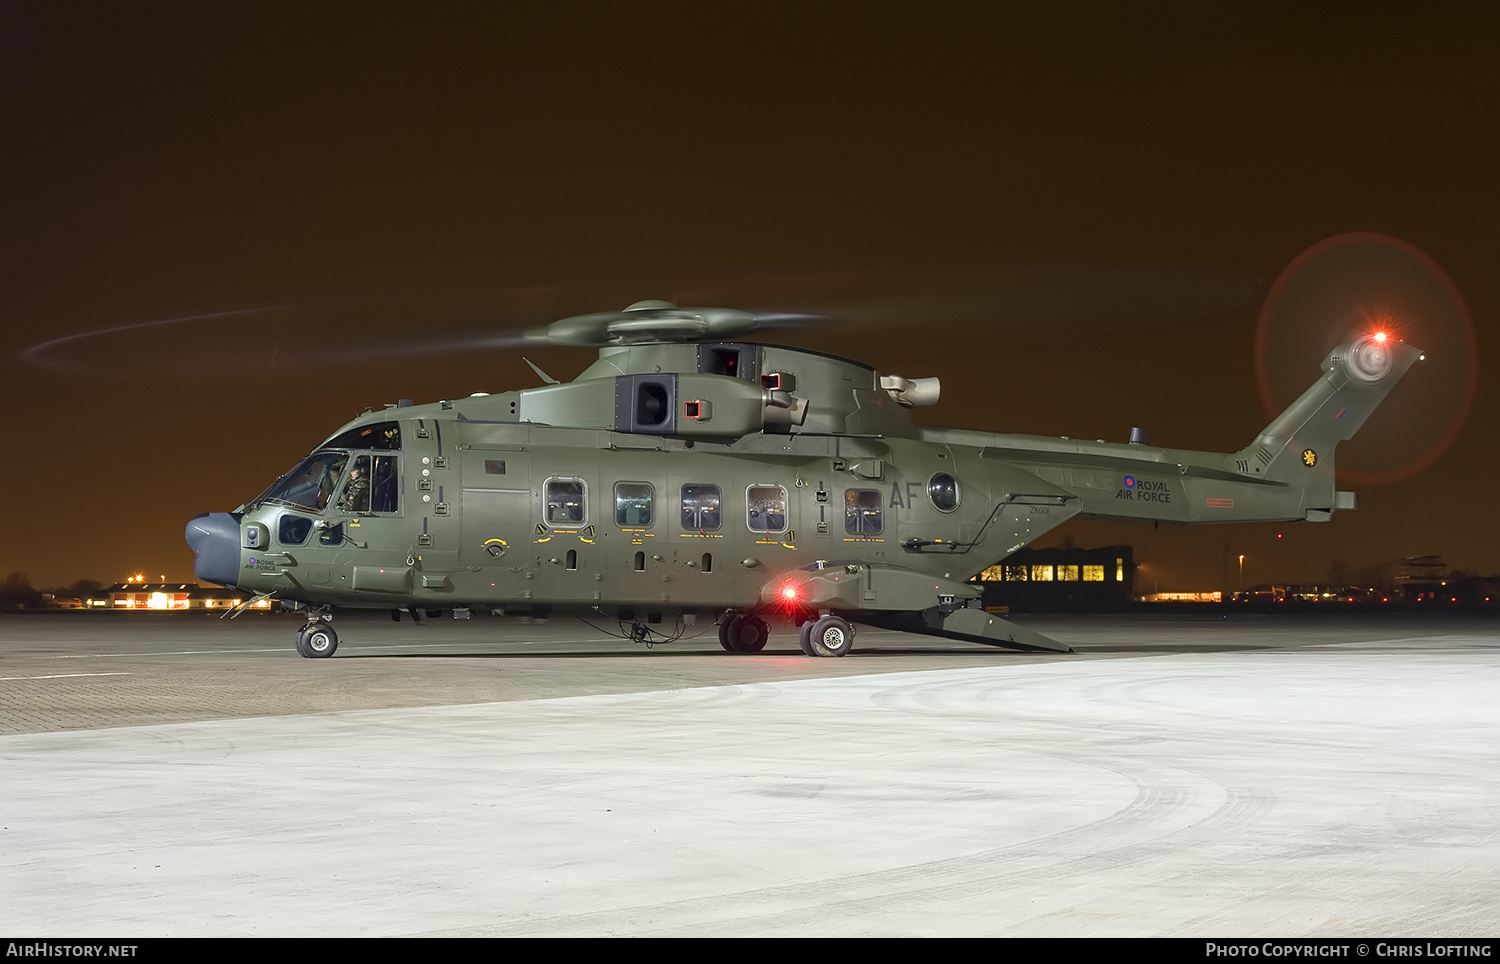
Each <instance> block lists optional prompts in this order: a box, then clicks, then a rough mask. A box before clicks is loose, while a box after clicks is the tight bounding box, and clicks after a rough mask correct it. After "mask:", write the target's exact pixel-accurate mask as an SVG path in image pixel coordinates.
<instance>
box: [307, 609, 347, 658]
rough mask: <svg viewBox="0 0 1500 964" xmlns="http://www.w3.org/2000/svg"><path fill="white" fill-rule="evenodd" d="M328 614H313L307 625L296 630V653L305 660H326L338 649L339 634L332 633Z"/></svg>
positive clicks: (330, 617)
mask: <svg viewBox="0 0 1500 964" xmlns="http://www.w3.org/2000/svg"><path fill="white" fill-rule="evenodd" d="M332 618H333V617H332V616H330V615H329V614H328V613H314V614H312V615H310V616H309V617H308V620H307V625H306V626H303V627H302V628H301V629H299V630H297V653H298V655H300V656H304V657H306V658H307V659H327V658H328V657H330V656H332V655H333V651H334V650H336V649H338V648H339V634H338V633H336V632H334V631H333V627H332V626H330V625H329V624H328V621H329V620H330V619H332Z"/></svg>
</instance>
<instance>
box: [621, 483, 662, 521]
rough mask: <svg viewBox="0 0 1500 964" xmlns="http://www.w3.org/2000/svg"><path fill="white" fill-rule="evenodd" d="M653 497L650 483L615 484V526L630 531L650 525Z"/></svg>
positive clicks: (654, 492)
mask: <svg viewBox="0 0 1500 964" xmlns="http://www.w3.org/2000/svg"><path fill="white" fill-rule="evenodd" d="M655 496H656V490H655V489H654V488H653V487H652V485H651V483H650V482H616V483H615V524H616V525H618V526H620V527H621V528H631V529H644V528H646V527H647V526H649V525H651V522H652V519H653V518H654V516H655V512H654V511H653V507H654V502H655Z"/></svg>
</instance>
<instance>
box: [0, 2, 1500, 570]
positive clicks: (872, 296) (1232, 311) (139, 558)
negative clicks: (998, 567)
mask: <svg viewBox="0 0 1500 964" xmlns="http://www.w3.org/2000/svg"><path fill="white" fill-rule="evenodd" d="M996 6H997V7H998V9H987V8H983V7H981V5H977V4H975V5H952V6H950V5H941V4H938V5H931V4H922V5H917V4H911V5H900V6H896V5H889V4H871V3H857V4H855V3H849V4H784V5H783V4H775V3H754V4H749V3H744V4H653V3H644V4H639V3H638V4H629V3H626V4H593V3H571V4H565V5H564V4H547V5H544V4H483V5H481V4H466V5H456V6H447V7H445V6H443V5H415V6H411V5H402V6H396V5H391V6H386V5H381V4H373V3H360V4H349V5H336V4H325V3H318V4H303V3H299V4H286V5H278V4H272V3H263V2H257V3H254V4H203V3H184V4H180V5H178V4H162V3H132V4H117V3H66V2H64V3H43V2H22V0H7V2H6V3H4V4H3V5H0V80H3V87H0V90H3V93H0V131H3V132H4V135H3V150H0V173H3V182H0V183H3V209H0V265H3V275H0V277H3V285H0V318H3V326H0V339H3V341H0V392H3V399H4V402H5V411H6V412H7V413H8V423H9V428H8V431H7V440H6V443H7V444H6V448H5V456H4V466H5V471H4V472H3V473H0V478H3V481H0V486H3V498H0V505H3V506H4V509H3V512H4V521H5V525H4V534H3V537H0V573H5V572H10V571H12V570H23V571H25V572H26V573H27V574H28V575H29V576H30V578H31V582H32V584H34V585H37V586H47V585H56V584H67V583H70V582H72V581H74V580H77V579H82V578H93V579H99V580H102V581H105V582H113V581H117V580H121V579H123V578H125V576H127V575H129V574H132V573H137V572H140V573H145V574H147V575H148V578H151V579H155V578H156V577H157V576H159V575H165V576H166V577H167V578H168V579H183V580H188V579H192V578H193V576H192V556H191V553H190V552H189V550H188V549H187V547H186V545H185V544H184V543H183V540H182V532H183V527H184V525H185V523H186V521H187V520H188V519H189V518H190V517H192V516H194V515H196V514H198V513H200V512H204V511H209V510H228V509H232V508H234V507H235V506H237V505H239V504H240V503H242V502H244V501H245V500H247V499H248V498H251V497H253V496H254V495H255V494H256V493H258V492H259V491H260V490H261V489H263V488H264V487H265V486H266V485H267V484H268V483H269V482H270V481H271V480H272V479H274V478H275V477H276V476H277V475H278V474H280V473H281V472H283V471H285V470H286V469H288V468H289V467H290V466H291V465H292V464H293V463H295V462H296V461H297V460H298V459H299V458H300V457H301V456H302V455H303V454H305V453H306V452H307V451H308V450H309V449H311V448H312V447H313V446H314V445H316V444H317V443H318V442H319V441H321V440H322V439H323V438H325V437H327V436H328V435H329V434H330V433H331V432H332V431H333V430H334V429H335V428H337V427H338V426H339V425H340V424H342V423H343V422H345V421H347V420H348V419H349V418H351V417H353V416H354V415H355V414H356V413H358V412H360V411H362V410H363V409H364V408H365V407H366V406H375V407H376V408H377V409H378V408H379V407H380V406H381V405H382V404H383V403H386V402H394V401H396V400H397V399H398V398H413V399H416V400H417V401H433V400H436V399H438V398H450V397H458V396H463V395H468V394H470V393H472V392H476V391H490V392H498V391H506V390H510V389H514V388H525V387H531V386H534V385H536V384H538V382H537V379H536V377H535V375H533V374H532V373H531V371H530V370H529V369H528V368H527V367H526V366H525V364H524V363H523V362H522V361H521V359H520V353H519V352H517V351H514V350H512V349H507V348H503V347H498V346H486V345H485V344H484V343H485V341H486V339H487V338H493V337H494V336H496V335H500V334H503V333H504V332H506V331H510V330H514V329H519V328H526V327H531V326H535V325H539V324H542V323H545V322H547V321H550V320H552V319H554V318H559V317H563V316H566V315H570V314H578V313H583V312H592V311H601V310H606V309H612V308H619V307H623V306H624V305H626V304H628V303H630V302H633V301H637V300H640V299H643V298H667V299H670V300H676V301H679V303H690V304H705V303H706V304H718V305H724V306H727V307H745V308H751V309H768V310H769V309H780V310H787V311H804V312H815V313H820V314H826V315H829V316H831V317H833V318H836V319H842V320H838V321H832V322H827V323H824V324H821V325H818V326H816V327H814V328H811V329H804V330H796V331H782V332H776V333H774V335H773V336H772V338H773V340H777V341H782V342H785V343H790V344H798V345H804V346H806V347H810V348H815V349H818V350H823V351H832V352H836V353H839V354H843V355H848V356H851V357H855V358H858V359H860V360H862V361H865V362H868V363H870V364H872V365H874V366H876V367H877V368H879V369H880V370H881V371H885V372H896V373H899V374H903V375H906V376H908V377H919V376H929V375H939V376H941V377H942V379H943V401H942V403H941V404H940V405H939V406H937V407H936V408H934V409H931V410H926V411H924V412H923V413H922V418H923V419H924V420H925V421H928V422H931V423H935V424H949V425H956V426H962V427H970V428H982V429H988V430H992V431H1002V432H1025V433H1034V434H1046V435H1070V436H1075V437H1080V438H1105V439H1111V440H1119V441H1123V440H1124V439H1125V438H1126V436H1127V434H1128V432H1129V429H1130V427H1131V426H1132V425H1142V426H1145V427H1147V428H1148V429H1149V430H1150V432H1151V440H1152V442H1153V443H1156V444H1160V445H1167V446H1172V447H1186V448H1202V449H1212V450H1217V451H1233V450H1237V449H1239V448H1240V447H1242V446H1244V445H1245V444H1247V443H1248V442H1249V441H1250V439H1251V437H1252V435H1253V433H1254V432H1255V431H1256V430H1258V429H1259V428H1261V427H1262V426H1264V425H1265V424H1266V423H1267V422H1268V421H1269V418H1268V415H1267V413H1266V411H1265V408H1264V406H1263V405H1262V403H1261V401H1260V398H1259V395H1258V393H1257V376H1256V370H1255V350H1254V344H1255V331H1256V324H1257V317H1258V314H1259V312H1260V309H1261V304H1262V301H1263V299H1264V298H1265V296H1266V294H1267V292H1268V291H1269V290H1270V289H1271V286H1272V285H1273V283H1274V282H1275V279H1276V278H1277V276H1278V274H1279V273H1280V272H1281V271H1282V269H1283V268H1284V267H1286V266H1287V265H1288V264H1289V263H1290V262H1292V261H1293V260H1294V259H1295V258H1297V256H1298V255H1299V254H1300V253H1301V252H1303V251H1304V250H1306V249H1307V248H1309V247H1310V246H1312V245H1314V244H1316V243H1317V242H1319V241H1320V240H1322V239H1324V238H1328V237H1331V236H1335V235H1341V234H1346V233H1350V232H1378V233H1381V234H1386V235H1391V236H1394V237H1396V238H1399V239H1402V240H1403V241H1404V242H1406V243H1408V244H1410V245H1413V246H1414V247H1415V248H1417V249H1420V250H1421V251H1423V252H1425V253H1426V255H1428V256H1430V257H1431V258H1432V259H1433V260H1434V261H1435V262H1436V263H1437V264H1439V265H1441V266H1442V268H1443V269H1445V270H1446V272H1447V274H1448V276H1449V277H1451V279H1452V281H1453V284H1454V285H1455V286H1456V288H1457V290H1458V291H1459V292H1461V294H1462V297H1463V299H1464V300H1465V301H1466V303H1467V306H1468V311H1469V313H1470V315H1471V316H1472V319H1473V324H1474V337H1475V339H1476V344H1477V352H1478V373H1477V374H1478V382H1477V385H1478V387H1477V393H1476V394H1475V396H1474V399H1473V404H1472V409H1471V411H1470V412H1469V414H1468V418H1467V422H1466V423H1465V424H1464V427H1463V429H1462V430H1461V431H1460V432H1459V433H1458V434H1457V436H1456V439H1455V440H1454V442H1453V444H1452V445H1451V446H1450V447H1449V448H1448V449H1447V450H1446V451H1445V452H1443V453H1442V454H1441V455H1440V456H1439V457H1437V458H1436V459H1435V460H1433V461H1432V463H1431V464H1430V465H1429V466H1427V467H1426V468H1424V469H1423V470H1422V471H1420V472H1419V473H1417V474H1415V475H1413V476H1411V477H1409V478H1406V479H1404V480H1401V481H1397V482H1391V483H1386V484H1363V485H1359V486H1357V487H1356V488H1357V489H1358V491H1359V493H1360V498H1361V505H1360V509H1359V510H1358V511H1357V512H1349V513H1341V514H1339V515H1338V516H1337V518H1336V519H1335V521H1334V522H1332V523H1331V524H1327V525H1247V526H1235V527H1202V528H1172V527H1163V528H1161V529H1159V530H1153V529H1152V528H1151V527H1149V526H1143V525H1125V524H1102V523H1097V522H1084V521H1075V522H1073V523H1070V524H1068V525H1067V526H1065V527H1064V528H1063V529H1061V530H1059V531H1058V532H1056V533H1054V535H1053V537H1051V538H1050V539H1049V542H1048V543H1047V544H1059V543H1061V542H1062V541H1063V540H1065V539H1071V540H1072V541H1073V542H1074V543H1076V544H1079V545H1085V546H1088V545H1099V544H1105V543H1113V542H1128V543H1131V544H1134V545H1135V546H1136V559H1137V561H1139V562H1141V563H1143V564H1144V566H1145V569H1144V570H1143V572H1142V575H1141V580H1142V581H1141V583H1140V585H1141V586H1142V588H1145V589H1150V588H1152V586H1153V585H1157V586H1159V587H1160V588H1162V589H1167V588H1182V589H1218V588H1220V573H1221V572H1222V571H1223V569H1224V562H1223V561H1224V559H1225V558H1227V557H1232V556H1237V555H1238V554H1239V553H1244V554H1245V555H1246V558H1247V561H1246V564H1245V566H1246V572H1245V577H1246V581H1247V582H1250V583H1253V582H1259V581H1266V580H1269V579H1272V578H1275V579H1278V580H1287V579H1301V580H1316V579H1319V578H1322V577H1324V576H1326V575H1327V574H1328V572H1329V570H1330V567H1334V568H1337V567H1340V566H1342V567H1344V568H1345V569H1346V570H1347V571H1348V572H1350V573H1351V574H1352V573H1355V572H1357V571H1358V570H1360V569H1361V568H1362V567H1367V566H1369V565H1372V564H1376V563H1380V562H1384V561H1389V560H1392V559H1395V558H1398V557H1401V556H1407V555H1416V554H1427V553H1436V554H1440V555H1442V556H1443V557H1444V558H1445V559H1446V560H1447V561H1448V562H1449V564H1450V565H1453V566H1455V567H1461V568H1464V569H1469V570H1474V571H1478V572H1481V573H1485V574H1490V573H1495V572H1497V571H1500V540H1497V538H1496V535H1497V528H1500V527H1497V524H1496V523H1497V515H1500V513H1497V508H1496V506H1497V504H1500V503H1497V500H1496V496H1495V494H1494V493H1495V492H1496V489H1497V470H1500V465H1497V462H1500V459H1497V458H1496V457H1495V455H1494V451H1493V447H1494V440H1495V438H1496V437H1497V434H1500V405H1497V400H1496V395H1495V386H1496V385H1497V384H1500V380H1497V378H1496V377H1495V376H1496V375H1497V374H1500V372H1497V370H1496V369H1497V364H1500V363H1497V361H1496V358H1497V348H1500V346H1497V344H1496V333H1497V330H1496V320H1497V314H1500V274H1497V267H1500V203H1497V201H1500V187H1497V183H1500V41H1497V37H1500V31H1497V27H1500V22H1497V18H1496V16H1495V15H1493V14H1489V13H1486V12H1483V11H1481V10H1479V8H1480V7H1481V6H1482V5H1472V6H1473V7H1474V8H1475V11H1474V12H1465V11H1464V10H1459V11H1457V12H1455V11H1453V10H1447V11H1445V10H1444V9H1443V8H1444V7H1445V6H1447V5H1419V4H1407V5H1403V6H1404V8H1405V13H1404V15H1399V16H1398V15H1396V14H1389V13H1378V12H1376V11H1374V10H1372V9H1370V8H1371V7H1372V6H1374V5H1368V4H1349V5H1346V6H1340V5H1333V4H1315V5H1305V9H1304V7H1303V6H1298V7H1286V8H1277V7H1274V6H1269V5H1266V4H1243V5H1235V4H1208V5H1204V4H1198V5H1184V6H1182V7H1180V8H1177V11H1176V13H1175V14H1170V15H1169V14H1167V13H1163V12H1160V11H1158V12H1156V13H1153V14H1150V15H1149V16H1148V15H1146V14H1143V13H1142V12H1141V9H1139V8H1138V7H1137V5H1129V4H1113V5H1109V6H1102V7H1097V8H1091V7H1088V6H1077V5H1068V6H1067V8H1066V9H1067V10H1068V14H1067V15H1066V16H1064V15H1061V14H1055V15H1054V14H1041V13H1036V12H1020V13H1018V12H1017V11H1016V10H1012V9H1009V7H1010V6H1012V5H996ZM1014 6H1016V7H1020V6H1021V5H1014ZM1028 6H1037V5H1028ZM1042 6H1045V5H1042ZM1456 6H1459V7H1466V6H1468V5H1456ZM981 10H985V11H986V12H979V11H981ZM1205 18H1212V19H1205ZM174 319H196V320H191V321H179V322H175V323H170V324H163V323H162V322H170V321H172V320H174ZM1400 322H1401V325H1402V329H1401V330H1402V334H1403V336H1404V337H1407V338H1408V340H1410V341H1412V342H1414V343H1416V344H1418V345H1422V346H1423V347H1426V348H1429V350H1432V349H1433V348H1434V341H1435V343H1437V344H1441V345H1442V346H1444V348H1445V349H1447V355H1446V356H1445V357H1434V358H1433V359H1432V363H1431V364H1430V365H1429V364H1426V363H1424V366H1425V367H1424V366H1419V368H1418V369H1417V370H1414V371H1413V373H1412V374H1411V375H1409V376H1408V379H1407V382H1406V383H1403V385H1402V386H1400V388H1399V389H1398V394H1397V395H1395V396H1393V397H1392V399H1391V401H1390V403H1389V405H1391V406H1395V405H1397V403H1398V402H1402V401H1403V400H1406V399H1410V405H1411V406H1412V408H1411V409H1410V411H1413V412H1420V413H1421V414H1420V420H1419V421H1418V423H1417V424H1411V420H1410V419H1408V420H1407V422H1406V423H1400V421H1399V420H1396V419H1394V417H1393V418H1392V420H1390V422H1389V424H1385V425H1382V424H1379V423H1377V422H1376V421H1372V422H1371V423H1370V424H1369V425H1368V426H1366V429H1365V431H1364V432H1362V433H1361V434H1360V436H1358V437H1357V438H1356V439H1355V440H1354V441H1353V442H1351V443H1347V444H1345V445H1344V446H1341V447H1340V449H1339V464H1340V465H1341V466H1343V465H1345V464H1346V462H1347V464H1348V466H1349V467H1351V468H1364V469H1367V470H1368V471H1369V472H1371V473H1375V474H1379V473H1381V472H1387V471H1388V470H1391V469H1392V468H1393V466H1392V464H1390V459H1393V458H1397V456H1399V455H1400V453H1402V452H1406V451H1408V450H1410V449H1411V443H1410V441H1409V440H1404V439H1402V438H1398V437H1397V433H1400V432H1405V433H1419V434H1420V433H1427V434H1426V436H1424V437H1433V436H1435V435H1441V434H1442V433H1443V432H1445V431H1446V430H1447V427H1448V426H1449V425H1450V424H1451V423H1452V421H1453V420H1454V419H1455V418H1457V417H1458V414H1459V413H1458V411H1457V406H1456V405H1455V404H1450V403H1449V402H1448V401H1446V400H1447V399H1450V398H1454V397H1457V396H1456V395H1455V393H1454V391H1453V387H1454V384H1455V379H1460V380H1461V378H1462V377H1463V375H1462V373H1463V372H1464V371H1465V370H1466V367H1465V366H1466V365H1467V364H1468V362H1469V359H1468V358H1464V357H1461V356H1463V355H1467V354H1468V349H1467V348H1465V347H1464V345H1465V344H1466V342H1465V341H1464V338H1463V337H1459V336H1458V335H1456V334H1455V330H1454V328H1453V325H1455V324H1457V323H1456V322H1452V321H1451V318H1450V319H1449V320H1445V321H1437V320H1434V319H1433V318H1422V317H1403V318H1402V319H1400ZM1424 324H1426V325H1428V327H1429V329H1436V328H1439V327H1442V328H1443V330H1441V331H1439V330H1429V331H1428V332H1427V333H1426V334H1427V336H1428V337H1429V342H1427V343H1424V340H1423V339H1424V331H1423V325H1424ZM1444 326H1446V327H1444ZM1340 334H1342V332H1333V333H1332V335H1329V336H1327V337H1329V338H1331V339H1332V340H1331V341H1329V344H1330V345H1331V344H1332V342H1333V341H1337V340H1338V336H1339V335H1340ZM75 336H83V337H75ZM1317 337H1319V338H1322V337H1325V336H1324V335H1322V333H1319V334H1318V336H1317ZM1304 340H1307V339H1304ZM1312 340H1316V339H1312ZM1325 350H1326V348H1318V347H1314V348H1311V349H1308V350H1307V351H1306V352H1299V354H1305V355H1306V357H1295V358H1284V359H1275V360H1273V362H1272V364H1273V365H1282V364H1285V365H1289V366H1291V368H1292V371H1293V372H1294V377H1293V381H1294V382H1296V383H1298V384H1299V385H1305V384H1307V383H1310V382H1311V381H1312V379H1313V378H1314V377H1315V376H1316V374H1317V363H1318V362H1319V361H1320V360H1321V357H1322V353H1323V351H1325ZM526 354H527V355H528V356H529V357H531V358H532V359H533V360H534V361H536V362H537V363H538V364H539V365H541V367H542V368H544V369H546V370H547V371H548V372H549V373H550V374H552V375H554V376H556V377H560V378H571V377H572V376H574V375H575V374H577V373H578V372H579V371H581V370H582V369H583V368H584V367H585V366H586V365H587V364H588V363H589V362H590V360H591V359H592V353H591V352H588V351H578V350H571V351H570V350H564V349H536V350H533V349H531V348H528V349H527V350H526ZM1278 377H1281V376H1279V375H1278ZM1424 379H1425V381H1424ZM1424 393H1425V395H1424ZM1460 394H1461V393H1460ZM1424 397H1426V398H1428V399H1429V400H1432V399H1436V401H1433V402H1432V404H1430V405H1428V407H1427V408H1426V409H1423V408H1422V407H1421V402H1422V400H1423V398H1424ZM1377 417H1379V416H1377ZM1403 446H1405V447H1403ZM1417 448H1421V445H1420V444H1418V445H1417ZM1392 453H1396V454H1395V455H1393V454H1392ZM1400 457H1402V458H1404V456H1400ZM1382 458H1385V459H1386V461H1385V462H1382ZM1394 468H1395V469H1397V470H1399V468H1400V466H1399V465H1398V466H1395V467H1394ZM1278 532H1279V533H1282V534H1283V538H1281V539H1277V533H1278ZM1235 578H1236V580H1237V578H1238V577H1237V576H1236V577H1235Z"/></svg>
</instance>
